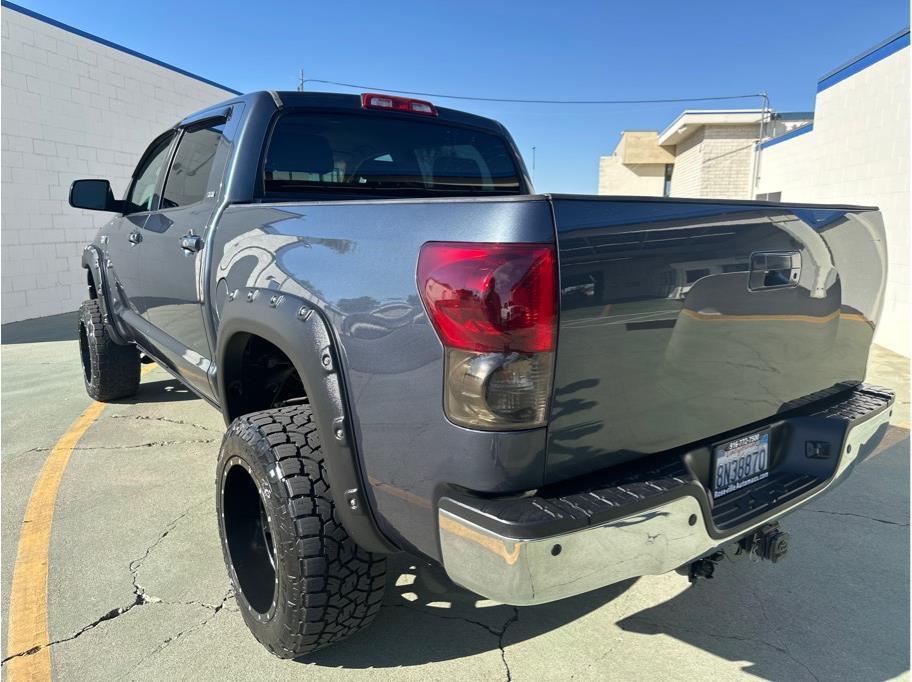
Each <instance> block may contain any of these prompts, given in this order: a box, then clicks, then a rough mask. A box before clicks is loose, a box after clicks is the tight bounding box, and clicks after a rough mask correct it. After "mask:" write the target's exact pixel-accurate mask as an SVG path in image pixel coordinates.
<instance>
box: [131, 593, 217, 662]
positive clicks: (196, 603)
mask: <svg viewBox="0 0 912 682" xmlns="http://www.w3.org/2000/svg"><path fill="white" fill-rule="evenodd" d="M233 597H234V589H233V588H231V589H229V590H228V592H227V593H226V594H225V596H224V597H222V601H221V602H220V603H219V604H207V603H205V602H201V601H189V602H166V603H169V604H181V605H193V606H202V607H204V608H207V609H209V610H210V611H211V613H210V614H209V615H208V616H206V617H205V618H204V619H203V620H201V621H200V622H199V623H197V624H196V625H192V626H190V627H189V628H186V629H184V630H179V631H177V632H176V633H175V634H173V635H171V636H170V637H167V638H166V639H164V640H163V641H162V642H161V643H160V644H159V645H158V646H157V647H155V648H154V649H153V650H152V651H150V652H149V653H148V654H147V655H145V656H143V657H142V658H141V659H139V661H137V663H136V665H134V666H133V667H132V668H130V672H131V673H132V672H133V671H134V670H136V669H137V668H139V666H141V665H142V664H143V663H145V662H146V661H148V660H149V659H150V658H153V657H154V656H157V655H158V654H160V653H161V652H162V651H164V650H165V649H167V648H168V647H169V646H170V645H171V644H172V643H173V642H176V641H177V640H178V639H180V638H181V637H183V636H184V635H189V634H190V633H191V632H196V631H197V630H201V629H202V628H204V627H206V625H208V624H209V621H211V620H212V619H213V618H215V616H216V615H217V614H218V613H219V611H221V610H222V609H223V608H225V604H227V603H228V601H229V600H230V599H232V598H233ZM128 674H129V673H128Z"/></svg>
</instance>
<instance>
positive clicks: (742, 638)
mask: <svg viewBox="0 0 912 682" xmlns="http://www.w3.org/2000/svg"><path fill="white" fill-rule="evenodd" d="M628 620H631V621H639V622H641V623H644V624H645V625H649V626H650V627H653V628H655V629H656V632H666V633H668V634H671V633H669V632H668V624H667V623H665V624H660V623H655V622H653V621H651V620H649V619H648V618H643V617H641V616H636V615H634V616H628ZM675 629H676V630H677V631H678V632H681V633H686V634H691V635H697V636H700V637H711V638H713V639H721V640H731V641H736V642H751V643H757V644H762V645H763V646H766V647H768V648H770V649H772V650H773V651H776V652H777V653H780V654H784V655H785V656H787V657H788V658H789V660H791V661H792V662H793V663H795V664H797V665H799V666H801V667H802V668H804V669H805V670H807V672H808V674H809V675H810V676H811V677H813V678H814V679H815V680H817V682H820V678H819V677H817V675H816V674H815V673H814V671H813V670H811V668H810V667H809V666H808V665H807V664H806V663H805V662H804V661H801V660H799V659H797V658H795V656H794V654H792V652H791V651H790V650H789V649H788V647H786V646H780V645H778V644H773V643H772V642H768V641H767V640H765V639H762V638H760V637H750V636H746V635H723V634H720V633H717V632H709V631H708V630H700V629H696V628H687V627H681V625H680V624H676V625H675ZM679 639H681V638H680V637H679Z"/></svg>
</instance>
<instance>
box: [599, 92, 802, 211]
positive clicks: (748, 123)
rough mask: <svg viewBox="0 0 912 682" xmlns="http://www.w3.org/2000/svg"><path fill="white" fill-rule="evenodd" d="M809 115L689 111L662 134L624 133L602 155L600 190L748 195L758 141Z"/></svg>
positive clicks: (724, 196)
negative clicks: (606, 152)
mask: <svg viewBox="0 0 912 682" xmlns="http://www.w3.org/2000/svg"><path fill="white" fill-rule="evenodd" d="M812 119H813V115H812V114H809V113H788V114H779V113H774V112H770V111H767V112H766V113H764V111H763V110H762V109H720V110H699V111H692V110H688V111H684V112H683V113H681V115H680V116H678V117H677V118H676V119H675V120H674V121H672V123H671V124H670V125H669V126H668V127H667V128H666V129H665V130H663V131H662V132H658V131H650V130H647V131H640V130H638V131H624V132H623V133H622V134H621V140H620V142H619V143H618V145H617V147H616V148H615V150H614V152H613V153H612V154H611V155H610V156H603V157H601V158H600V159H599V194H622V195H640V196H676V197H696V198H701V197H702V198H715V199H748V198H750V197H751V196H752V192H751V184H752V181H753V178H754V176H755V168H754V163H755V157H756V153H755V149H756V143H757V142H758V141H759V140H760V139H761V137H762V138H764V139H765V138H767V137H772V136H774V135H779V134H784V133H786V132H788V131H789V130H791V129H793V128H796V127H800V126H802V125H805V124H807V123H809V122H810V121H811V120H812Z"/></svg>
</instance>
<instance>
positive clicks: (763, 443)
mask: <svg viewBox="0 0 912 682" xmlns="http://www.w3.org/2000/svg"><path fill="white" fill-rule="evenodd" d="M769 438H770V434H769V431H760V432H759V433H752V434H750V435H749V436H744V437H743V438H738V439H737V440H733V441H729V442H728V443H722V444H721V445H717V446H716V447H715V450H714V454H715V458H714V459H715V466H714V467H713V485H712V488H713V497H714V498H715V497H722V496H723V495H727V494H728V493H730V492H734V491H735V490H738V489H739V488H743V487H744V486H746V485H750V484H751V483H756V482H757V481H759V480H762V479H764V478H766V477H767V476H769Z"/></svg>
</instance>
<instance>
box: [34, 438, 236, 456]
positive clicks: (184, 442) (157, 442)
mask: <svg viewBox="0 0 912 682" xmlns="http://www.w3.org/2000/svg"><path fill="white" fill-rule="evenodd" d="M217 440H220V439H218V438H193V439H189V440H152V441H148V442H146V443H134V444H133V445H81V446H80V445H77V446H76V447H74V448H73V452H91V451H92V450H136V449H138V448H159V447H164V446H166V445H191V444H193V443H214V442H216V441H217ZM52 449H53V448H49V447H43V446H42V447H37V448H30V449H28V450H24V451H22V452H20V453H18V454H20V455H26V454H29V453H32V452H50V451H51V450H52Z"/></svg>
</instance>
